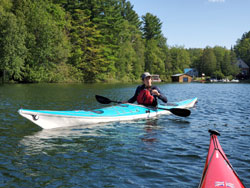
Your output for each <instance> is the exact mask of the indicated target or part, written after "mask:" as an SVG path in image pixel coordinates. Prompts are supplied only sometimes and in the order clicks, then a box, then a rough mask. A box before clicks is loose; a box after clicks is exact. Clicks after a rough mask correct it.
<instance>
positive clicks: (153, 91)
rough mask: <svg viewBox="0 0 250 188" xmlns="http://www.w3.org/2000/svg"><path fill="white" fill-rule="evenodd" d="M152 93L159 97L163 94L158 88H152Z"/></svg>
mask: <svg viewBox="0 0 250 188" xmlns="http://www.w3.org/2000/svg"><path fill="white" fill-rule="evenodd" d="M152 94H153V95H155V96H157V97H159V96H160V95H161V94H160V93H159V92H158V91H157V90H156V89H154V90H152Z"/></svg>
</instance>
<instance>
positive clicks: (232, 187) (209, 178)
mask: <svg viewBox="0 0 250 188" xmlns="http://www.w3.org/2000/svg"><path fill="white" fill-rule="evenodd" d="M208 132H210V136H211V138H210V145H209V150H208V154H207V159H206V163H205V167H204V170H203V174H202V178H201V182H200V185H199V188H213V187H214V188H217V187H227V188H244V187H245V186H244V185H243V183H242V182H241V180H240V178H239V176H238V175H237V173H236V172H235V170H234V169H233V167H232V165H231V164H230V162H229V160H228V159H227V157H226V155H225V153H224V151H223V150H222V147H221V145H220V143H219V140H218V138H217V136H219V135H220V134H219V133H218V132H217V131H214V130H209V131H208Z"/></svg>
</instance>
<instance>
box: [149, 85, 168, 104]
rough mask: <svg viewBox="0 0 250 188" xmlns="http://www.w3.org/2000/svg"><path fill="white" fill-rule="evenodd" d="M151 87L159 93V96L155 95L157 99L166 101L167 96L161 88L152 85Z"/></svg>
mask: <svg viewBox="0 0 250 188" xmlns="http://www.w3.org/2000/svg"><path fill="white" fill-rule="evenodd" d="M152 89H156V90H157V91H158V92H159V93H160V96H159V97H157V98H158V99H161V100H162V101H163V102H164V103H167V102H168V99H167V97H166V96H165V95H164V94H163V93H162V92H161V90H160V89H159V88H158V87H156V86H154V87H153V88H152Z"/></svg>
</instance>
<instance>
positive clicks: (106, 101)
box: [95, 95, 112, 104]
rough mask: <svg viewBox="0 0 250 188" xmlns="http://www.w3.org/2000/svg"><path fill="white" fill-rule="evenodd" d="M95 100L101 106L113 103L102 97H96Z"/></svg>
mask: <svg viewBox="0 0 250 188" xmlns="http://www.w3.org/2000/svg"><path fill="white" fill-rule="evenodd" d="M95 98H96V100H97V101H98V102H99V103H101V104H109V103H111V102H112V101H111V100H110V99H108V98H106V97H103V96H100V95H96V96H95Z"/></svg>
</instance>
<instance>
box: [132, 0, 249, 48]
mask: <svg viewBox="0 0 250 188" xmlns="http://www.w3.org/2000/svg"><path fill="white" fill-rule="evenodd" d="M129 1H130V3H131V4H132V5H133V6H134V10H135V11H136V13H137V14H138V15H139V16H140V18H141V16H143V15H146V13H151V14H153V15H154V16H157V17H158V18H159V19H160V21H161V22H162V33H163V35H164V37H165V38H167V44H168V45H169V46H176V45H177V46H184V47H185V48H206V47H207V46H210V47H214V46H222V47H226V48H227V49H230V48H231V47H233V46H234V45H235V44H236V41H237V40H238V39H240V38H241V37H242V35H243V34H244V33H246V32H249V31H250V0H129Z"/></svg>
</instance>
